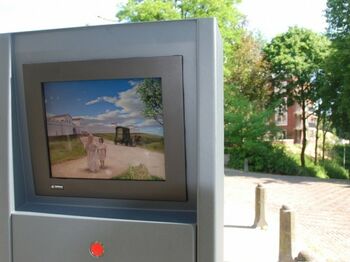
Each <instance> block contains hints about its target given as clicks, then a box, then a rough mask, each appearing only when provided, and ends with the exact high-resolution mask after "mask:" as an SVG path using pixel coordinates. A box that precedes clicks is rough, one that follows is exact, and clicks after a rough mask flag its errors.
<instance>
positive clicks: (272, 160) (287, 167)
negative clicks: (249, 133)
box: [228, 142, 300, 175]
mask: <svg viewBox="0 0 350 262" xmlns="http://www.w3.org/2000/svg"><path fill="white" fill-rule="evenodd" d="M228 152H229V154H230V161H229V166H230V167H232V168H236V169H242V168H243V165H244V159H248V163H249V170H250V171H255V172H267V173H276V174H282V175H299V173H300V168H299V166H298V164H297V163H296V161H295V160H294V159H293V158H292V157H290V156H288V155H287V154H286V153H285V151H284V149H283V148H282V147H277V146H272V145H271V144H270V143H268V142H261V143H260V144H258V145H257V144H255V146H254V147H244V148H238V147H236V148H230V149H228Z"/></svg>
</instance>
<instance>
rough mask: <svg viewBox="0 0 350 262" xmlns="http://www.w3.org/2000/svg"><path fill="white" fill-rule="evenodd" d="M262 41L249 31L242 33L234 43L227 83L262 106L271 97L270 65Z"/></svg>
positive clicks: (267, 102)
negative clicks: (237, 41)
mask: <svg viewBox="0 0 350 262" xmlns="http://www.w3.org/2000/svg"><path fill="white" fill-rule="evenodd" d="M262 47H263V42H262V41H261V40H259V38H258V37H256V36H254V35H253V34H251V33H246V32H245V33H243V35H242V38H241V40H240V42H239V43H237V44H236V45H235V50H234V53H233V56H232V59H233V61H234V63H233V64H232V66H231V67H230V74H229V78H227V79H226V82H227V83H230V84H231V86H233V87H234V88H237V89H238V92H239V93H240V94H242V95H244V96H245V97H247V98H248V99H249V100H250V101H254V103H255V104H256V105H259V106H260V107H261V108H264V107H265V106H266V105H268V104H269V102H270V98H271V93H272V92H271V90H272V88H271V84H270V83H271V72H270V65H269V63H267V61H266V60H264V55H263V52H262Z"/></svg>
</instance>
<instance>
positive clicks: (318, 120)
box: [314, 111, 321, 165]
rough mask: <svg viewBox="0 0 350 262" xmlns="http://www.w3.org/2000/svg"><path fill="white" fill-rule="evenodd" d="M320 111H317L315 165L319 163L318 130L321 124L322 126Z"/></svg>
mask: <svg viewBox="0 0 350 262" xmlns="http://www.w3.org/2000/svg"><path fill="white" fill-rule="evenodd" d="M320 115H321V114H320V112H319V111H318V112H317V119H316V137H315V159H314V163H315V165H317V160H318V159H317V147H318V130H319V126H320Z"/></svg>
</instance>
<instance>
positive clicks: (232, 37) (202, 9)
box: [117, 0, 243, 77]
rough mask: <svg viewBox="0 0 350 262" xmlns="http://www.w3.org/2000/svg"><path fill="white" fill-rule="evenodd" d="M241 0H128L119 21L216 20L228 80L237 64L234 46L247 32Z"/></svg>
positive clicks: (120, 13)
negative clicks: (237, 6) (233, 55)
mask: <svg viewBox="0 0 350 262" xmlns="http://www.w3.org/2000/svg"><path fill="white" fill-rule="evenodd" d="M239 2H240V0H128V2H127V3H126V4H125V5H123V6H122V7H121V10H120V11H119V12H118V13H117V18H118V19H119V21H126V22H144V21H159V20H174V19H188V18H204V17H216V18H217V21H218V25H219V28H220V32H221V35H222V38H223V43H224V51H225V77H228V76H229V73H230V70H229V68H230V67H231V65H232V64H233V63H234V60H233V59H232V54H233V52H234V45H235V44H236V43H237V42H238V41H239V39H240V36H241V33H242V32H243V28H242V21H243V16H242V15H241V14H240V12H239V11H238V10H237V8H236V7H235V5H236V4H237V3H239Z"/></svg>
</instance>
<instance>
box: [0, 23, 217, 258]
mask: <svg viewBox="0 0 350 262" xmlns="http://www.w3.org/2000/svg"><path fill="white" fill-rule="evenodd" d="M165 56H167V57H169V56H180V57H182V80H183V105H184V130H185V136H184V137H185V152H184V155H185V161H186V169H185V172H186V174H185V177H186V183H185V184H186V185H185V186H186V192H187V197H186V199H185V200H181V201H168V200H164V201H161V200H160V199H158V200H135V199H132V198H131V199H127V197H126V198H125V197H124V198H123V199H118V198H109V199H108V198H103V197H101V198H100V197H97V198H91V197H90V198H85V197H60V196H44V195H37V194H36V190H35V186H34V184H35V183H34V179H33V174H32V173H33V171H32V170H33V166H32V158H33V155H31V152H32V149H33V147H34V146H33V141H30V139H31V138H30V135H29V133H30V132H28V124H27V123H28V122H27V119H26V116H28V113H30V112H26V111H28V108H26V106H25V100H26V99H25V96H26V94H25V92H24V87H23V85H24V84H23V72H22V70H23V65H25V64H33V63H50V62H64V61H83V60H95V59H121V58H122V59H124V58H152V57H165ZM222 63H223V61H222V44H221V40H220V35H219V31H218V28H217V24H216V21H215V19H199V20H186V21H173V22H159V23H158V22H157V23H136V24H120V25H108V26H96V27H84V28H72V29H62V30H49V31H38V32H25V33H13V34H3V35H0V261H2V262H61V261H66V262H80V261H81V262H83V261H84V262H86V261H97V260H96V258H95V257H93V256H92V255H91V253H90V252H89V247H90V245H91V243H93V242H94V241H98V242H99V243H102V244H103V247H104V254H103V256H101V257H100V258H99V259H98V260H99V261H106V262H107V261H120V262H139V261H144V262H179V261H181V262H222V261H223V254H222V253H223V252H222V247H223V245H222V241H223V234H222V233H223V176H224V171H223V76H222V74H223V72H222ZM29 131H30V130H29ZM38 146H39V145H38Z"/></svg>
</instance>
